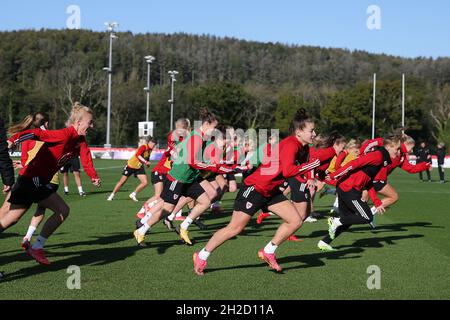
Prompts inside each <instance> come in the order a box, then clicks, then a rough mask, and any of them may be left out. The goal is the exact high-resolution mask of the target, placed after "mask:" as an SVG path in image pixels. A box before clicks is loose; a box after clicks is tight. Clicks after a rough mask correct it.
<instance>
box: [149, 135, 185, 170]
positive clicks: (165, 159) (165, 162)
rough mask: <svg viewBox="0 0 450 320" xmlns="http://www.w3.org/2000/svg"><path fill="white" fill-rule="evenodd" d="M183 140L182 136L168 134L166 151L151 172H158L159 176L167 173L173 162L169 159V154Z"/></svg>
mask: <svg viewBox="0 0 450 320" xmlns="http://www.w3.org/2000/svg"><path fill="white" fill-rule="evenodd" d="M183 139H184V137H183V136H182V135H179V136H177V135H176V134H175V131H173V132H171V133H169V135H168V136H167V149H166V151H165V152H164V153H163V156H162V157H161V159H160V160H159V162H158V163H157V164H156V166H154V167H153V169H152V172H158V173H159V174H167V172H169V171H170V169H171V168H172V162H173V161H172V159H171V158H170V156H171V152H172V150H173V149H174V148H175V146H176V145H177V143H180V142H182V141H183ZM175 140H178V141H175Z"/></svg>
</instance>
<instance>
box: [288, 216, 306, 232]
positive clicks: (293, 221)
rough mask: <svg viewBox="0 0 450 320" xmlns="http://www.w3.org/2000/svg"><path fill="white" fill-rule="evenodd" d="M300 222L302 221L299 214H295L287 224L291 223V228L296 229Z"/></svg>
mask: <svg viewBox="0 0 450 320" xmlns="http://www.w3.org/2000/svg"><path fill="white" fill-rule="evenodd" d="M302 223H303V221H302V219H301V218H300V217H299V216H297V217H295V218H293V219H292V221H291V222H290V223H289V224H291V225H292V227H293V228H295V229H298V228H300V226H301V225H302Z"/></svg>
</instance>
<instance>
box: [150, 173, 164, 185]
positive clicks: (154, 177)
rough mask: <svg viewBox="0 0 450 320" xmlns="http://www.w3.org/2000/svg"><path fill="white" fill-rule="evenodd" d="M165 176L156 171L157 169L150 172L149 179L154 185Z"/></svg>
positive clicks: (162, 180)
mask: <svg viewBox="0 0 450 320" xmlns="http://www.w3.org/2000/svg"><path fill="white" fill-rule="evenodd" d="M165 177H166V175H165V174H163V173H158V172H157V171H155V172H152V176H151V181H152V185H155V184H157V183H160V182H164V178H165Z"/></svg>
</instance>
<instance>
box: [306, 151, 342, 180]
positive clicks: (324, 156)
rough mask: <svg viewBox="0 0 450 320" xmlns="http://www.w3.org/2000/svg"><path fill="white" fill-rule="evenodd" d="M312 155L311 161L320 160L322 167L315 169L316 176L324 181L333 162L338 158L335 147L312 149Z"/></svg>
mask: <svg viewBox="0 0 450 320" xmlns="http://www.w3.org/2000/svg"><path fill="white" fill-rule="evenodd" d="M310 154H311V156H310V157H311V160H315V159H319V160H320V166H319V167H317V168H316V169H314V174H315V177H316V178H317V179H319V180H321V181H323V180H324V179H325V175H326V172H327V169H328V167H329V166H330V163H331V160H333V158H334V157H335V156H336V150H335V149H334V148H333V147H329V148H319V149H316V148H311V150H310ZM311 172H312V171H311Z"/></svg>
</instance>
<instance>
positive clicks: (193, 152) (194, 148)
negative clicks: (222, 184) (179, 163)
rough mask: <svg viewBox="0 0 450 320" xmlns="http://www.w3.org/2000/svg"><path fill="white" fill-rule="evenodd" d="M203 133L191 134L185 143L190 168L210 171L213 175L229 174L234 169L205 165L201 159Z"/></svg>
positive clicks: (221, 165)
mask: <svg viewBox="0 0 450 320" xmlns="http://www.w3.org/2000/svg"><path fill="white" fill-rule="evenodd" d="M203 146H204V139H203V132H200V131H199V132H198V133H197V134H192V135H191V136H190V137H189V140H188V141H187V146H186V148H187V161H188V165H189V166H190V167H191V168H194V169H197V170H201V171H211V172H214V173H231V172H233V171H234V169H233V168H232V167H230V166H227V165H223V164H209V163H205V161H204V159H203Z"/></svg>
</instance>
